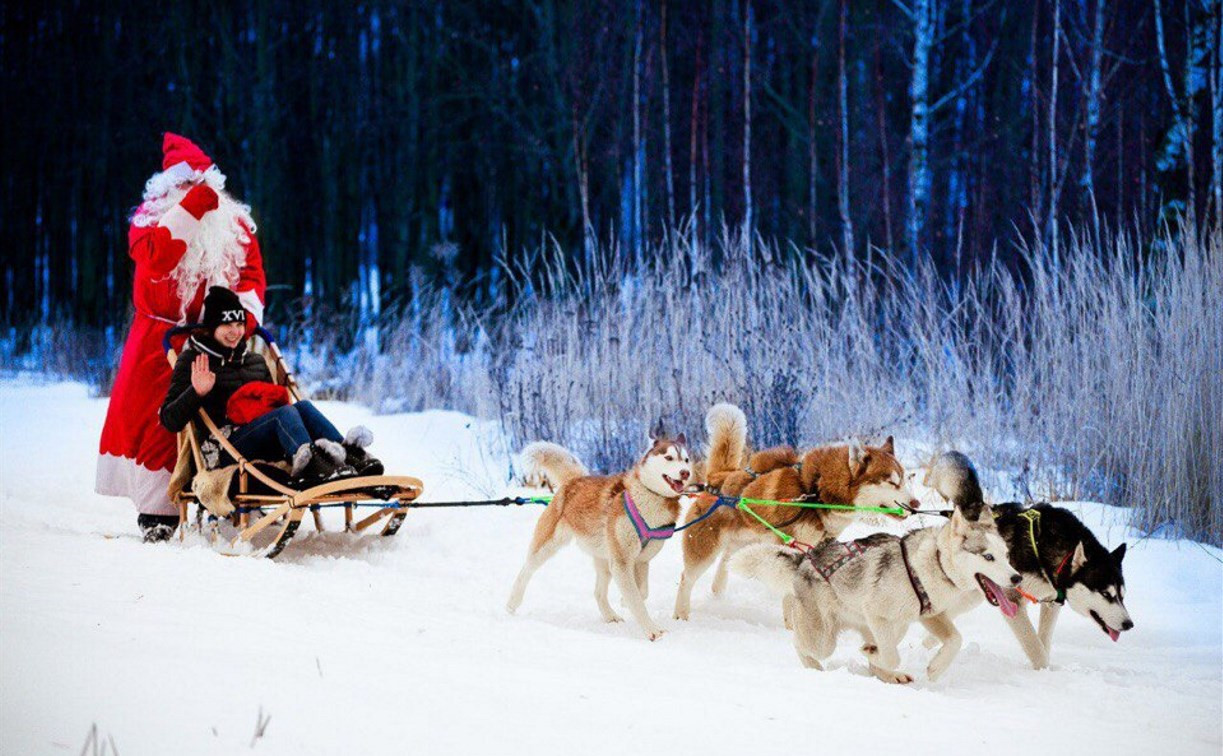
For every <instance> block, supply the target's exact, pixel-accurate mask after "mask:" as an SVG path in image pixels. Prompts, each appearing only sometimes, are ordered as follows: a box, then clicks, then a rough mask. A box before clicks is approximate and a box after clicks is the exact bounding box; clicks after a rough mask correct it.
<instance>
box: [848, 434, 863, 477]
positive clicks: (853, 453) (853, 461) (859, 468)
mask: <svg viewBox="0 0 1223 756" xmlns="http://www.w3.org/2000/svg"><path fill="white" fill-rule="evenodd" d="M866 459H867V454H866V449H863V448H862V442H861V441H859V440H858V439H856V438H851V439H850V440H849V477H850V478H856V477H858V476H859V475H861V474H862V473H863V471H864V470H865V468H866Z"/></svg>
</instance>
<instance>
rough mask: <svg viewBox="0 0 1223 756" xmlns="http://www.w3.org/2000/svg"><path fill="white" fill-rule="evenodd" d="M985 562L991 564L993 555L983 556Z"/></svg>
mask: <svg viewBox="0 0 1223 756" xmlns="http://www.w3.org/2000/svg"><path fill="white" fill-rule="evenodd" d="M985 561H987V562H992V561H994V555H993V554H986V555H985Z"/></svg>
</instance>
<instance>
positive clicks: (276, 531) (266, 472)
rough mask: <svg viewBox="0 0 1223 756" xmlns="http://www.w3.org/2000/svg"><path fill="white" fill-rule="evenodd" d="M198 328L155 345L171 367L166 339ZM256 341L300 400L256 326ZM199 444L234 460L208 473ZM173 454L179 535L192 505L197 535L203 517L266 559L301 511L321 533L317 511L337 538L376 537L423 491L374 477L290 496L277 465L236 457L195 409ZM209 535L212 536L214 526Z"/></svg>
mask: <svg viewBox="0 0 1223 756" xmlns="http://www.w3.org/2000/svg"><path fill="white" fill-rule="evenodd" d="M198 327H199V326H197V325H185V326H179V327H177V328H173V329H171V330H170V331H169V332H168V333H167V334H166V336H165V338H164V339H163V340H162V347H163V348H164V349H165V352H166V357H167V359H169V361H170V366H171V367H173V366H174V363H175V361H176V360H177V358H178V353H177V350H176V349H175V348H174V345H173V339H174V337H175V336H181V335H183V334H185V333H188V332H190V331H191V330H193V329H196V328H198ZM256 339H258V340H259V341H262V342H263V346H264V350H263V356H264V359H266V360H267V362H268V368H269V370H270V371H271V374H272V377H273V380H274V381H275V382H276V383H277V384H278V385H281V386H284V387H285V388H286V389H287V390H288V392H289V400H290V401H291V402H297V401H300V400H301V392H300V390H299V389H298V386H297V382H296V381H295V380H294V378H293V374H292V372H291V371H290V370H289V369H288V365H287V364H286V363H285V359H284V356H283V355H282V354H281V351H280V348H279V347H277V346H276V342H275V340H274V339H273V338H272V335H271V333H269V332H268V331H267V330H266V329H264V328H262V327H260V328H257V329H256V330H255V335H254V337H252V339H251V342H252V346H254V345H255V344H254V342H255V341H256ZM206 444H215V445H216V447H217V448H218V450H219V451H223V452H224V453H226V454H227V455H228V456H229V457H230V458H231V459H233V460H234V462H233V463H232V464H228V465H225V466H224V467H222V468H219V469H210V468H209V465H207V464H206V463H205V452H204V450H205V446H206ZM178 450H179V455H178V463H177V465H176V466H175V469H174V474H173V476H172V478H171V482H170V497H171V499H172V500H173V501H175V502H176V503H177V504H178V508H179V537H180V538H181V537H182V536H183V534H184V533H185V531H186V529H187V528H188V521H187V511H188V508H189V507H190V505H191V504H192V503H194V504H196V506H197V511H196V518H195V527H196V528H197V529H198V530H199V531H200V532H203V528H204V512H205V511H207V512H208V513H209V515H210V517H209V520H210V521H211V522H213V523H216V522H217V521H218V520H228V521H229V522H230V523H231V524H232V525H233V527H234V528H235V529H236V530H237V535H236V536H235V537H234V539H233V542H232V545H234V546H239V545H241V544H243V543H246V544H250V545H251V546H252V547H253V548H254V549H255V550H256V553H258V554H260V555H262V556H266V557H268V558H269V559H272V558H275V557H276V556H277V555H278V554H280V552H281V551H283V550H284V548H285V546H286V545H287V544H288V543H289V541H290V540H291V539H292V538H293V536H294V535H295V534H296V533H297V529H298V527H299V526H300V525H301V522H302V520H303V519H304V518H305V515H306V512H310V514H311V516H312V518H313V520H314V527H315V528H316V529H317V530H319V531H322V530H323V518H322V515H321V510H322V509H324V508H332V507H336V508H342V509H343V510H344V531H345V532H348V533H362V532H364V531H366V530H369V529H370V528H372V527H373V526H375V525H378V524H379V523H381V526H382V527H381V531H380V534H381V535H384V536H392V535H395V534H396V533H397V532H399V527H400V525H402V524H403V520H404V517H406V516H407V513H408V506H409V505H410V504H411V503H412V502H413V501H415V500H416V497H418V496H420V494H421V491H422V490H423V489H424V484H423V483H421V482H420V480H419V479H417V478H413V477H410V476H406V475H401V476H396V475H375V476H363V477H351V478H341V479H338V480H331V481H327V482H325V483H321V484H319V485H316V486H312V487H310V488H306V489H302V490H298V489H296V488H293V487H292V486H291V485H289V483H288V476H287V475H286V474H285V473H284V471H283V470H282V469H281V468H282V467H283V465H281V464H278V463H270V462H263V461H259V460H251V459H247V458H246V457H244V456H243V455H242V453H241V452H239V451H238V450H237V449H236V448H234V446H233V444H231V443H230V441H229V439H228V438H227V437H226V435H225V434H224V433H223V432H222V431H221V430H220V429H219V428H218V427H217V425H216V423H215V422H214V421H213V420H212V418H211V417H209V416H208V413H207V412H205V411H204V410H203V409H201V410H200V411H199V416H198V418H197V419H196V420H195V421H193V422H191V423H188V424H187V426H186V427H185V428H183V430H182V431H181V432H180V433H179V434H178ZM363 506H373V507H374V508H375V511H374V512H373V513H371V514H369V515H368V516H366V517H364V518H360V519H358V518H357V517H356V510H357V508H358V507H363ZM213 530H214V533H215V532H216V531H215V525H214V526H213ZM269 534H270V535H271V538H270V540H269V538H268V535H269Z"/></svg>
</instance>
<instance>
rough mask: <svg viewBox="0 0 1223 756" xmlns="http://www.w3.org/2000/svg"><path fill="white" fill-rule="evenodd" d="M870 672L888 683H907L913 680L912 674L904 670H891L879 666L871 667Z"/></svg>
mask: <svg viewBox="0 0 1223 756" xmlns="http://www.w3.org/2000/svg"><path fill="white" fill-rule="evenodd" d="M871 672H873V673H874V675H875V677H877V678H879V679H880V680H882V681H883V682H885V683H888V684H894V685H908V684H909V683H911V682H913V676H912V675H906V674H905V673H904V672H892V671H889V670H886V669H880V668H879V667H871Z"/></svg>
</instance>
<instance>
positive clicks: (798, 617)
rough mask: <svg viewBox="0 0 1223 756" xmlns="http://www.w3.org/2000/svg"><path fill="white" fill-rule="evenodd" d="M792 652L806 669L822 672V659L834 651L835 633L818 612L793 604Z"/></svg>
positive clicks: (796, 603)
mask: <svg viewBox="0 0 1223 756" xmlns="http://www.w3.org/2000/svg"><path fill="white" fill-rule="evenodd" d="M793 618H794V650H795V651H796V652H798V660H799V661H800V662H802V665H803V666H804V667H807V668H808V669H818V670H823V669H824V665H823V664H822V662H823V660H824V659H827V658H828V657H829V656H832V652H833V651H834V650H836V644H837V639H836V632H835V631H834V630H833V629H832V628H830V627H829V626H828V624H827V623H826V622H825V621H824V618H823V617H821V616H820V613H819V612H818V611H811V610H810V609H808V608H806V607H804V606H803V605H802V604H801V603H799V602H795V603H794V610H793Z"/></svg>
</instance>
